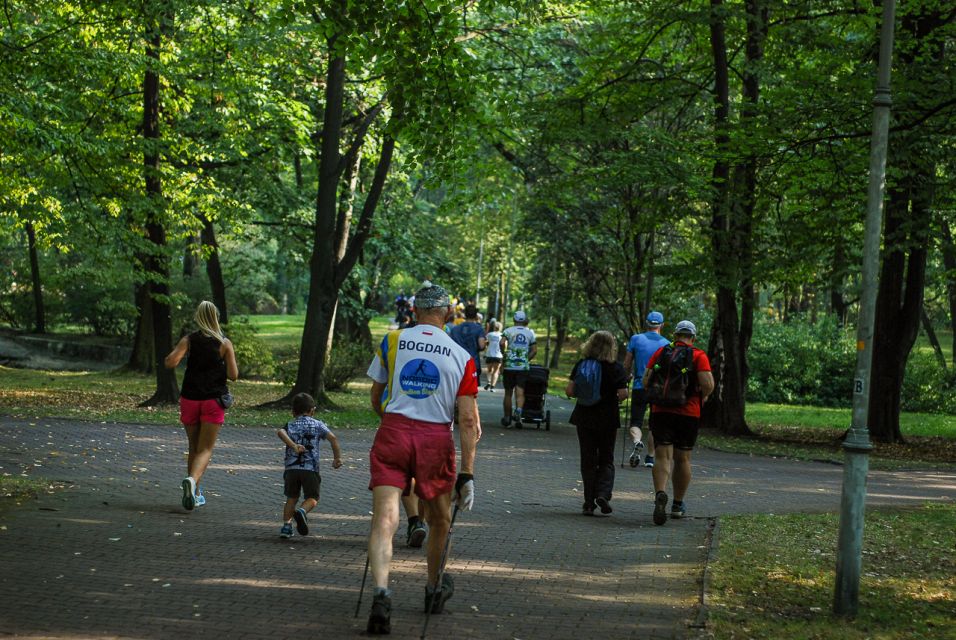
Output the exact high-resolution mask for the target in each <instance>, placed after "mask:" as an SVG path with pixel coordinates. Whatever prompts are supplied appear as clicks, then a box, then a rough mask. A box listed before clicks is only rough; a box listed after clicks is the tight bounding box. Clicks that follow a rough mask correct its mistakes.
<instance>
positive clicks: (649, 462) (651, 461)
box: [644, 456, 654, 468]
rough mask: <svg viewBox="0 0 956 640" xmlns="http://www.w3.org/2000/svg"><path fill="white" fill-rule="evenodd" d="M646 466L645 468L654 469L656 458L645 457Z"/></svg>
mask: <svg viewBox="0 0 956 640" xmlns="http://www.w3.org/2000/svg"><path fill="white" fill-rule="evenodd" d="M644 466H645V467H651V468H653V467H654V456H644Z"/></svg>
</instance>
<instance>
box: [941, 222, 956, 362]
mask: <svg viewBox="0 0 956 640" xmlns="http://www.w3.org/2000/svg"><path fill="white" fill-rule="evenodd" d="M942 231H943V234H942V235H943V238H942V244H943V266H944V267H945V268H946V297H947V299H948V301H949V327H950V330H951V331H952V335H953V353H952V355H951V356H950V362H953V363H954V364H956V244H954V243H953V232H952V230H951V229H950V227H949V223H948V222H946V221H945V220H943V221H942Z"/></svg>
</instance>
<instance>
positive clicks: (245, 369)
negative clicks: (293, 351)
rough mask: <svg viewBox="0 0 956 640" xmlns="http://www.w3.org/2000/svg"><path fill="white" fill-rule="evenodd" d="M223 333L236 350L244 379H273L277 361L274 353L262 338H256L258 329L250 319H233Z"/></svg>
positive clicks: (240, 372)
mask: <svg viewBox="0 0 956 640" xmlns="http://www.w3.org/2000/svg"><path fill="white" fill-rule="evenodd" d="M223 331H224V332H225V333H226V335H227V336H228V337H229V339H230V340H232V345H233V347H235V349H236V364H238V365H239V375H240V376H241V377H243V378H271V377H272V376H273V374H274V373H275V368H276V367H275V360H274V359H273V357H272V352H271V351H270V350H269V347H268V346H267V345H266V343H265V342H263V341H262V339H261V338H259V337H257V336H256V331H257V330H256V328H255V327H254V326H252V324H251V323H250V322H249V319H248V318H235V317H234V318H232V321H231V322H230V323H229V325H228V326H226V327H223Z"/></svg>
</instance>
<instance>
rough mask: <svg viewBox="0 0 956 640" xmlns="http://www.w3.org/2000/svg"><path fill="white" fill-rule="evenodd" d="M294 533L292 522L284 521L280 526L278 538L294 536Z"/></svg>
mask: <svg viewBox="0 0 956 640" xmlns="http://www.w3.org/2000/svg"><path fill="white" fill-rule="evenodd" d="M294 535H295V532H294V531H292V523H291V522H286V523H285V524H284V525H282V528H281V529H279V537H280V538H291V537H292V536H294Z"/></svg>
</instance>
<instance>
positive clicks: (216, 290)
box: [199, 215, 229, 324]
mask: <svg viewBox="0 0 956 640" xmlns="http://www.w3.org/2000/svg"><path fill="white" fill-rule="evenodd" d="M199 219H200V220H201V221H202V232H201V233H200V235H199V238H200V241H201V242H202V246H203V249H204V250H203V255H206V275H207V276H208V277H209V287H210V289H211V290H212V301H213V303H214V304H215V305H216V308H217V309H219V322H220V324H229V308H228V307H227V306H226V282H225V281H224V280H223V278H222V265H221V264H220V263H219V242H217V241H216V228H215V227H214V226H213V224H212V221H211V220H209V218H207V217H206V216H204V215H201V216H200V218H199ZM207 254H208V255H207Z"/></svg>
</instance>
